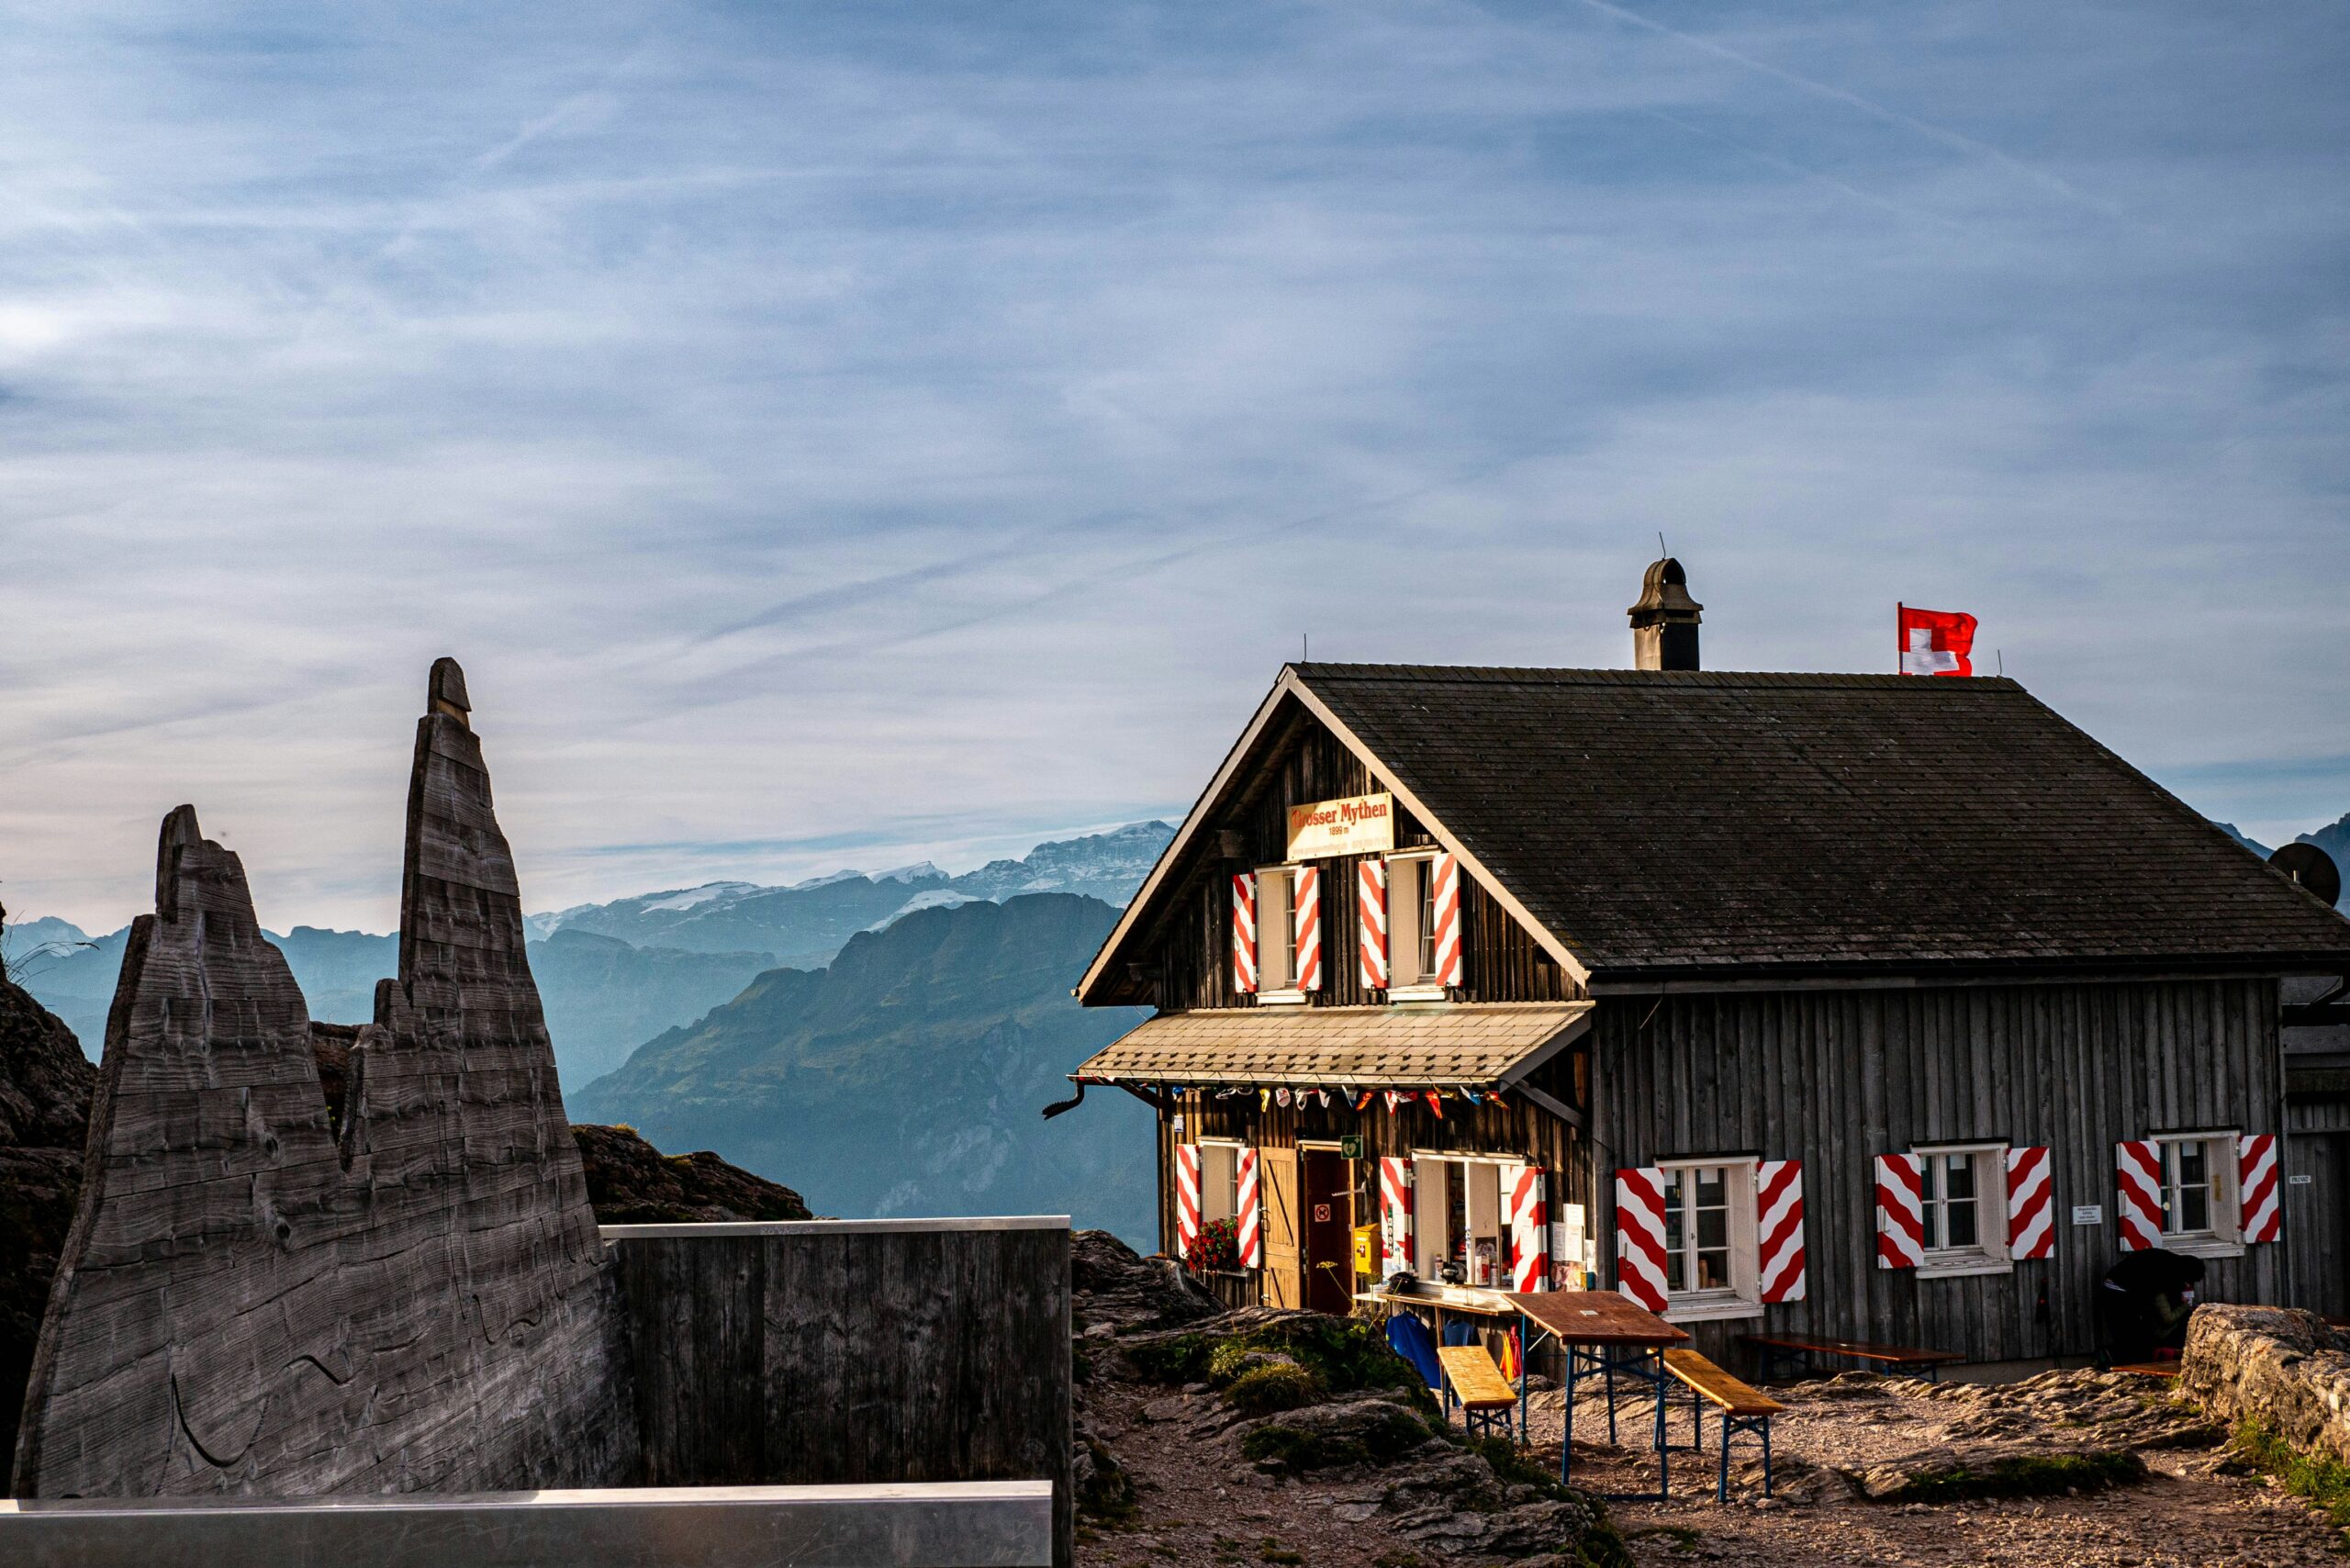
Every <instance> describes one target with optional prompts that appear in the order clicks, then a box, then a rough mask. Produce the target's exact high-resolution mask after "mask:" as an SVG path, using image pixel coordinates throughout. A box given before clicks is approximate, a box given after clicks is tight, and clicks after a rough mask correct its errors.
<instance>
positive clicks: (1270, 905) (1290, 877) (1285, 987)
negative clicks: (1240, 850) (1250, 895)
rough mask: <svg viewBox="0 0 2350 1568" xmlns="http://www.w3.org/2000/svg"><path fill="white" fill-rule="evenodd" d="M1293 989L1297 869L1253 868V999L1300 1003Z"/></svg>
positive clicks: (1300, 996) (1301, 996)
mask: <svg viewBox="0 0 2350 1568" xmlns="http://www.w3.org/2000/svg"><path fill="white" fill-rule="evenodd" d="M1304 1000H1305V993H1304V991H1300V990H1298V989H1297V868H1296V867H1294V866H1259V868H1257V1001H1258V1002H1259V1004H1262V1003H1264V1002H1304Z"/></svg>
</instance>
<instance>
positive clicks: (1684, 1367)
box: [1664, 1350, 1786, 1503]
mask: <svg viewBox="0 0 2350 1568" xmlns="http://www.w3.org/2000/svg"><path fill="white" fill-rule="evenodd" d="M1664 1370H1665V1371H1667V1372H1671V1373H1672V1374H1673V1376H1674V1377H1676V1378H1679V1379H1680V1380H1681V1381H1682V1382H1683V1383H1687V1384H1688V1385H1689V1446H1690V1448H1691V1449H1693V1450H1704V1448H1705V1446H1706V1404H1707V1402H1708V1401H1710V1402H1711V1403H1712V1404H1713V1405H1714V1406H1716V1407H1717V1408H1718V1409H1719V1410H1720V1411H1721V1413H1722V1417H1721V1418H1722V1468H1721V1475H1720V1478H1719V1479H1718V1480H1717V1481H1716V1482H1715V1483H1714V1501H1716V1502H1718V1503H1726V1502H1728V1501H1729V1439H1730V1434H1731V1433H1733V1432H1751V1433H1752V1434H1754V1435H1755V1436H1756V1437H1759V1438H1761V1439H1762V1495H1764V1496H1765V1497H1768V1496H1769V1495H1771V1417H1774V1416H1775V1415H1777V1414H1778V1413H1779V1412H1780V1411H1782V1410H1784V1409H1785V1408H1786V1406H1784V1405H1782V1404H1780V1403H1779V1402H1778V1401H1777V1400H1775V1399H1774V1398H1772V1397H1771V1396H1770V1395H1769V1394H1764V1393H1763V1392H1762V1390H1760V1389H1758V1388H1753V1387H1750V1386H1749V1385H1748V1384H1746V1383H1741V1382H1740V1381H1739V1380H1738V1379H1737V1378H1734V1377H1732V1376H1730V1374H1729V1373H1728V1372H1724V1371H1722V1369H1721V1368H1719V1367H1718V1366H1716V1365H1714V1363H1713V1362H1711V1361H1707V1359H1706V1358H1705V1357H1703V1356H1701V1355H1699V1354H1698V1353H1697V1352H1696V1351H1695V1350H1667V1351H1665V1353H1664Z"/></svg>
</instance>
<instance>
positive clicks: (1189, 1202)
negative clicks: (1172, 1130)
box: [1175, 1143, 1200, 1263]
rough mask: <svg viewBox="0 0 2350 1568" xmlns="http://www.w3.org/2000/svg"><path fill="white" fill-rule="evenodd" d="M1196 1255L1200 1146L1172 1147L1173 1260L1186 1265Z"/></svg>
mask: <svg viewBox="0 0 2350 1568" xmlns="http://www.w3.org/2000/svg"><path fill="white" fill-rule="evenodd" d="M1199 1255H1200V1146H1199V1145H1198V1144H1195V1143H1179V1144H1177V1145H1176V1146H1175V1256H1177V1257H1178V1258H1181V1259H1182V1260H1184V1261H1185V1262H1187V1263H1188V1262H1190V1261H1191V1260H1192V1259H1194V1258H1196V1257H1198V1256H1199Z"/></svg>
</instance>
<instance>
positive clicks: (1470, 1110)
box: [1158, 1045, 1598, 1305]
mask: <svg viewBox="0 0 2350 1568" xmlns="http://www.w3.org/2000/svg"><path fill="white" fill-rule="evenodd" d="M1533 1082H1534V1083H1535V1085H1536V1086H1537V1087H1538V1088H1539V1089H1541V1090H1542V1091H1543V1092H1545V1093H1548V1094H1550V1095H1552V1096H1553V1097H1555V1098H1557V1099H1559V1100H1561V1101H1563V1102H1564V1103H1567V1104H1570V1105H1572V1106H1574V1107H1575V1108H1576V1109H1578V1110H1582V1109H1583V1108H1584V1103H1585V1095H1586V1092H1587V1089H1588V1085H1589V1082H1590V1077H1589V1070H1588V1058H1587V1057H1586V1055H1585V1054H1584V1052H1583V1049H1582V1047H1581V1046H1580V1045H1578V1046H1575V1047H1569V1048H1568V1049H1566V1050H1563V1051H1561V1052H1560V1053H1559V1055H1558V1056H1557V1057H1554V1058H1551V1059H1550V1061H1548V1062H1545V1063H1544V1064H1543V1065H1542V1066H1541V1068H1540V1069H1539V1070H1537V1071H1536V1072H1535V1073H1534V1075H1533ZM1505 1099H1506V1101H1507V1103H1505V1104H1504V1105H1502V1106H1500V1107H1498V1108H1496V1107H1494V1106H1492V1105H1471V1104H1469V1103H1467V1102H1465V1101H1460V1100H1448V1101H1446V1102H1445V1105H1444V1115H1443V1116H1442V1117H1441V1118H1439V1117H1438V1116H1436V1115H1435V1114H1432V1113H1431V1112H1430V1111H1429V1110H1428V1109H1427V1106H1425V1105H1421V1104H1413V1105H1409V1106H1406V1107H1404V1108H1403V1109H1401V1110H1398V1111H1396V1112H1394V1113H1393V1114H1390V1113H1389V1112H1388V1110H1387V1109H1386V1103H1385V1102H1384V1101H1382V1100H1373V1101H1372V1102H1371V1106H1370V1108H1369V1109H1367V1110H1364V1111H1361V1112H1357V1111H1356V1110H1354V1109H1353V1107H1352V1106H1351V1105H1349V1104H1348V1103H1347V1102H1345V1101H1344V1100H1341V1099H1340V1098H1339V1097H1338V1095H1337V1092H1335V1091H1334V1092H1332V1094H1331V1096H1330V1103H1329V1105H1328V1106H1326V1107H1325V1106H1323V1105H1321V1104H1318V1103H1314V1104H1307V1105H1304V1106H1299V1105H1295V1104H1292V1105H1287V1106H1282V1105H1270V1106H1267V1107H1264V1108H1263V1109H1261V1110H1260V1109H1259V1106H1258V1103H1257V1095H1256V1093H1255V1092H1253V1091H1249V1092H1242V1093H1239V1094H1235V1095H1232V1096H1231V1097H1229V1098H1226V1099H1218V1098H1217V1097H1216V1095H1215V1093H1214V1091H1212V1090H1211V1091H1204V1092H1203V1091H1196V1090H1195V1091H1192V1092H1188V1093H1186V1094H1184V1095H1183V1096H1182V1100H1181V1105H1180V1110H1181V1114H1182V1117H1183V1131H1182V1132H1181V1134H1180V1135H1179V1134H1177V1133H1176V1132H1175V1131H1174V1128H1173V1124H1172V1123H1171V1122H1168V1123H1161V1124H1160V1136H1159V1154H1158V1159H1159V1169H1160V1170H1167V1169H1169V1167H1170V1166H1171V1164H1172V1163H1173V1160H1174V1145H1175V1144H1176V1143H1177V1142H1178V1141H1182V1142H1197V1141H1198V1140H1199V1139H1201V1138H1203V1137H1204V1138H1229V1139H1232V1140H1234V1141H1236V1142H1239V1143H1246V1144H1251V1145H1254V1146H1255V1147H1257V1148H1266V1149H1275V1150H1283V1151H1294V1150H1295V1149H1296V1148H1297V1147H1298V1145H1299V1143H1300V1142H1301V1141H1304V1142H1308V1143H1326V1142H1333V1141H1336V1140H1337V1139H1338V1138H1341V1137H1348V1136H1350V1135H1351V1136H1360V1137H1361V1138H1362V1140H1363V1157H1362V1158H1361V1159H1358V1160H1355V1161H1353V1162H1352V1163H1353V1171H1352V1175H1353V1182H1354V1211H1355V1212H1354V1223H1355V1224H1356V1225H1359V1226H1360V1225H1372V1224H1376V1223H1377V1221H1378V1217H1379V1206H1378V1196H1379V1194H1378V1174H1377V1172H1378V1161H1379V1158H1380V1157H1381V1156H1382V1155H1410V1154H1412V1153H1414V1152H1415V1151H1421V1150H1425V1151H1429V1152H1435V1151H1438V1150H1447V1151H1450V1152H1453V1153H1458V1154H1508V1155H1515V1156H1517V1157H1519V1158H1522V1159H1526V1160H1527V1162H1528V1163H1531V1164H1537V1165H1539V1166H1541V1167H1542V1168H1543V1169H1544V1170H1549V1171H1551V1172H1553V1173H1554V1174H1553V1177H1552V1179H1551V1182H1550V1189H1549V1193H1548V1195H1547V1202H1546V1211H1547V1212H1546V1213H1545V1215H1544V1221H1545V1223H1546V1224H1547V1223H1549V1222H1550V1221H1552V1220H1555V1219H1557V1218H1558V1217H1559V1212H1560V1211H1559V1205H1560V1204H1561V1203H1567V1202H1578V1203H1579V1202H1583V1198H1582V1197H1580V1196H1579V1195H1576V1194H1579V1193H1581V1192H1582V1191H1583V1189H1584V1188H1586V1187H1588V1185H1589V1179H1588V1174H1587V1172H1588V1171H1589V1169H1590V1159H1589V1158H1588V1155H1587V1152H1586V1151H1585V1149H1584V1148H1583V1139H1582V1136H1581V1135H1580V1134H1579V1133H1577V1132H1576V1131H1575V1129H1574V1128H1572V1126H1568V1125H1567V1124H1566V1123H1564V1122H1562V1121H1561V1120H1559V1118H1558V1117H1556V1116H1554V1115H1552V1114H1550V1113H1549V1112H1548V1111H1545V1110H1543V1109H1541V1108H1540V1107H1539V1106H1537V1105H1535V1104H1534V1103H1532V1102H1531V1101H1528V1100H1527V1099H1526V1098H1524V1097H1523V1096H1519V1095H1510V1096H1505ZM1273 1163H1275V1161H1272V1160H1270V1159H1269V1162H1268V1165H1267V1166H1266V1167H1265V1169H1270V1168H1271V1165H1272V1164H1273ZM1285 1168H1286V1169H1287V1170H1289V1171H1291V1172H1292V1180H1293V1173H1294V1171H1295V1170H1296V1160H1295V1157H1294V1154H1293V1153H1291V1154H1289V1155H1288V1158H1287V1159H1286V1161H1285ZM1578 1171H1579V1172H1584V1173H1585V1174H1583V1175H1582V1176H1576V1175H1573V1174H1572V1172H1578ZM1562 1172H1564V1173H1570V1174H1566V1175H1563V1176H1562V1175H1561V1174H1557V1173H1562ZM1164 1185H1165V1184H1164V1183H1162V1186H1164ZM1571 1187H1572V1188H1573V1189H1574V1193H1570V1192H1569V1189H1570V1188H1571ZM1294 1201H1295V1202H1298V1203H1303V1202H1304V1198H1303V1197H1302V1196H1298V1197H1295V1199H1294ZM1597 1223H1598V1221H1597V1219H1596V1218H1590V1219H1587V1221H1586V1224H1587V1225H1595V1224H1597ZM1273 1235H1274V1231H1273V1228H1272V1226H1270V1225H1269V1226H1267V1229H1266V1239H1267V1244H1268V1245H1267V1252H1266V1262H1267V1265H1268V1269H1267V1272H1268V1273H1270V1272H1271V1271H1272V1269H1271V1265H1272V1264H1273V1262H1274V1252H1273V1249H1272V1246H1271V1243H1272V1238H1273ZM1158 1237H1159V1249H1160V1250H1161V1251H1164V1252H1166V1253H1167V1254H1168V1255H1169V1256H1170V1257H1171V1256H1173V1254H1174V1250H1175V1211H1174V1208H1173V1206H1172V1199H1171V1197H1169V1198H1165V1199H1163V1200H1162V1202H1161V1204H1160V1205H1159V1215H1158ZM1286 1267H1287V1270H1288V1277H1286V1278H1283V1279H1281V1280H1277V1281H1274V1282H1272V1289H1271V1292H1270V1294H1267V1292H1266V1290H1265V1288H1264V1284H1265V1282H1262V1281H1258V1280H1251V1281H1249V1282H1248V1288H1247V1290H1246V1292H1245V1293H1244V1294H1243V1295H1242V1296H1240V1297H1239V1298H1237V1299H1242V1300H1246V1301H1248V1302H1252V1303H1254V1302H1263V1303H1265V1304H1266V1305H1280V1304H1281V1301H1282V1300H1283V1299H1285V1298H1286V1296H1287V1293H1288V1292H1290V1291H1292V1290H1295V1289H1298V1288H1300V1283H1301V1282H1300V1281H1299V1280H1298V1279H1297V1278H1296V1275H1297V1273H1298V1272H1299V1271H1300V1262H1299V1260H1298V1256H1297V1253H1296V1251H1295V1250H1294V1249H1293V1250H1292V1252H1291V1253H1290V1255H1289V1260H1288V1262H1287V1265H1286ZM1220 1294H1223V1293H1220Z"/></svg>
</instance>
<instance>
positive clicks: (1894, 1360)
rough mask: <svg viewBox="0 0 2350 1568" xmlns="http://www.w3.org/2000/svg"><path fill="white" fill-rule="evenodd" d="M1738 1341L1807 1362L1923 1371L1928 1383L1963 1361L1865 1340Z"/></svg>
mask: <svg viewBox="0 0 2350 1568" xmlns="http://www.w3.org/2000/svg"><path fill="white" fill-rule="evenodd" d="M1739 1338H1740V1339H1741V1340H1743V1341H1744V1342H1745V1343H1747V1344H1749V1345H1753V1346H1757V1347H1759V1348H1761V1349H1762V1350H1786V1351H1792V1352H1794V1353H1796V1354H1797V1355H1800V1356H1803V1357H1805V1358H1806V1359H1809V1358H1810V1357H1812V1356H1815V1355H1821V1356H1849V1357H1851V1358H1852V1360H1854V1361H1884V1362H1886V1364H1888V1365H1890V1366H1897V1367H1923V1368H1925V1369H1926V1378H1927V1381H1929V1382H1930V1383H1940V1382H1941V1381H1942V1367H1943V1366H1944V1365H1945V1364H1947V1363H1949V1362H1951V1361H1964V1360H1965V1359H1966V1358H1965V1357H1964V1356H1962V1355H1960V1354H1959V1353H1958V1352H1957V1351H1956V1350H1921V1349H1919V1347H1917V1346H1914V1345H1875V1344H1871V1343H1870V1342H1869V1341H1868V1340H1866V1339H1836V1338H1829V1337H1828V1336H1826V1335H1819V1334H1741V1335H1740V1336H1739ZM1766 1371H1767V1369H1766Z"/></svg>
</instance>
